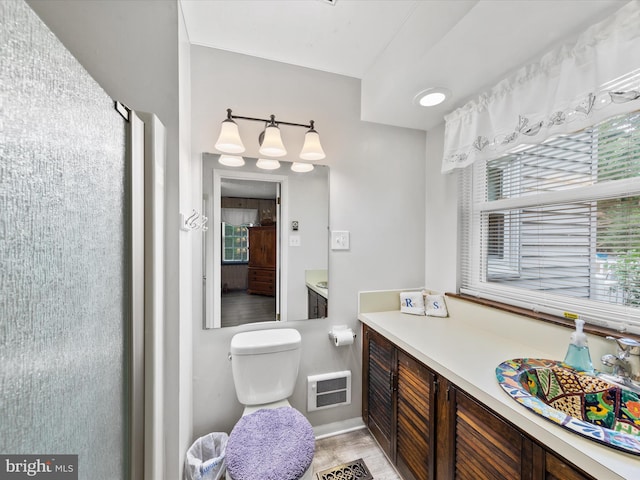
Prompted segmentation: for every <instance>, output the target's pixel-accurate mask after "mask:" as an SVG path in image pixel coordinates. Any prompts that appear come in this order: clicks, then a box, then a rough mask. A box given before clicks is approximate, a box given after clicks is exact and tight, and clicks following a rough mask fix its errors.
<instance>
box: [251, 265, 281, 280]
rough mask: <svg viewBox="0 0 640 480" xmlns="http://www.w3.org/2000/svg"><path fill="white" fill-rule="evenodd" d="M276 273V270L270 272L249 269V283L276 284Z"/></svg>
mask: <svg viewBox="0 0 640 480" xmlns="http://www.w3.org/2000/svg"><path fill="white" fill-rule="evenodd" d="M275 280H276V272H275V270H268V269H262V268H249V281H250V282H251V281H256V282H267V283H269V282H275Z"/></svg>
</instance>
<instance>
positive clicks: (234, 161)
mask: <svg viewBox="0 0 640 480" xmlns="http://www.w3.org/2000/svg"><path fill="white" fill-rule="evenodd" d="M218 162H220V163H221V164H222V165H226V166H227V167H241V166H243V165H244V158H242V157H239V156H237V155H220V158H219V159H218Z"/></svg>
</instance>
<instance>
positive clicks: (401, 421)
mask: <svg viewBox="0 0 640 480" xmlns="http://www.w3.org/2000/svg"><path fill="white" fill-rule="evenodd" d="M363 338H364V342H363V356H364V362H363V384H364V385H363V386H366V387H365V388H363V397H362V398H363V408H362V411H363V417H364V421H365V423H366V424H367V426H368V427H369V430H370V431H371V433H372V435H373V436H374V438H375V439H376V440H377V441H378V444H379V445H380V446H381V447H382V449H383V450H384V452H385V453H386V454H387V456H388V457H389V459H391V461H392V462H393V463H394V465H395V466H396V468H397V469H398V471H399V472H400V474H401V475H402V477H403V478H404V479H405V480H423V479H424V480H426V479H430V478H433V477H432V476H431V474H430V472H433V470H434V461H435V458H434V455H433V451H434V449H433V448H432V444H433V436H434V435H433V433H434V423H433V418H434V406H435V402H434V395H435V391H436V389H435V382H434V379H435V377H434V375H433V373H432V372H431V371H430V370H429V369H428V368H426V367H425V366H424V365H422V364H421V363H419V362H418V361H416V360H415V359H414V358H413V357H411V356H410V355H407V354H406V353H405V352H403V351H401V350H399V349H397V348H396V347H395V345H394V344H393V343H391V342H390V341H389V340H387V339H386V338H385V337H383V336H382V335H380V334H379V333H377V332H376V331H375V330H372V329H370V328H368V327H367V326H366V325H365V326H364V335H363Z"/></svg>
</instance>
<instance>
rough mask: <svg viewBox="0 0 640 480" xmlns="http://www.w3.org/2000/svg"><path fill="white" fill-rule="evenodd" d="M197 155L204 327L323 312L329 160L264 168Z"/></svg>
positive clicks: (318, 315)
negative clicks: (306, 168) (306, 167)
mask: <svg viewBox="0 0 640 480" xmlns="http://www.w3.org/2000/svg"><path fill="white" fill-rule="evenodd" d="M219 157H220V155H217V154H211V153H204V154H203V158H202V165H203V168H202V179H203V185H202V192H203V212H204V213H205V215H206V216H207V217H208V218H209V222H208V224H207V225H208V227H209V228H208V230H207V231H206V232H205V233H204V234H203V273H204V278H203V285H204V301H203V318H204V328H206V329H209V328H220V327H230V326H235V325H242V324H245V323H254V322H263V321H274V320H279V321H287V320H304V319H312V318H323V317H326V316H327V311H328V308H329V307H328V304H329V288H328V278H329V277H328V261H329V259H328V257H329V167H327V166H324V165H315V166H314V169H313V170H312V171H310V172H305V173H299V172H294V171H292V170H291V163H290V162H285V161H280V167H279V168H277V169H274V170H265V169H261V168H258V167H257V166H256V162H257V159H251V158H246V157H245V164H244V165H243V166H241V167H228V166H225V165H222V164H220V163H219V162H218V160H219Z"/></svg>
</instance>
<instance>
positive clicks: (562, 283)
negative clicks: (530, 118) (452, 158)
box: [460, 112, 640, 327]
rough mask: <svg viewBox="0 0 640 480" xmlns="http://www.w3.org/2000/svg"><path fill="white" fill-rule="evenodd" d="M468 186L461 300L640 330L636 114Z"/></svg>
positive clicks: (502, 164)
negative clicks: (471, 297) (466, 296)
mask: <svg viewBox="0 0 640 480" xmlns="http://www.w3.org/2000/svg"><path fill="white" fill-rule="evenodd" d="M461 178H462V185H461V189H460V191H461V195H462V198H461V202H462V211H463V213H462V226H463V228H462V242H463V246H462V261H461V267H462V272H461V273H462V279H461V291H463V292H465V291H466V292H467V293H473V294H478V295H482V296H486V297H488V298H494V299H497V300H500V301H503V302H507V303H513V304H516V305H520V306H525V307H527V308H533V309H538V310H547V311H549V312H550V313H554V314H558V313H559V314H562V312H564V311H569V312H572V313H579V314H581V315H583V316H584V317H585V319H586V320H587V321H590V322H591V323H597V324H602V325H606V326H614V327H615V326H619V322H623V323H625V324H627V325H632V324H635V325H637V326H640V113H639V112H634V113H632V114H628V115H624V116H621V117H616V118H613V119H610V120H607V121H605V122H602V123H600V124H598V125H596V126H595V127H592V128H590V129H588V130H583V131H581V132H578V133H575V134H571V135H565V136H561V137H558V138H554V139H551V140H548V141H547V142H545V143H543V144H541V145H535V146H527V147H526V148H523V149H521V150H520V151H519V152H517V153H512V154H510V155H508V156H505V157H501V158H498V159H495V160H491V161H478V162H476V163H475V164H473V165H471V166H469V167H468V168H467V169H466V170H465V171H464V173H463V175H462V177H461Z"/></svg>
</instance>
